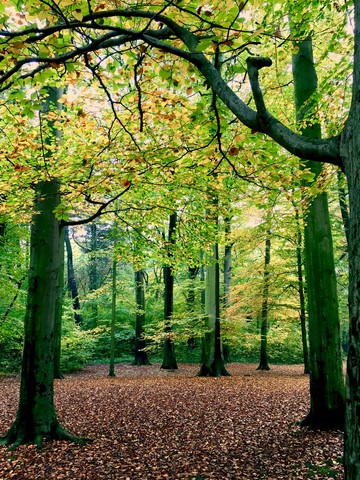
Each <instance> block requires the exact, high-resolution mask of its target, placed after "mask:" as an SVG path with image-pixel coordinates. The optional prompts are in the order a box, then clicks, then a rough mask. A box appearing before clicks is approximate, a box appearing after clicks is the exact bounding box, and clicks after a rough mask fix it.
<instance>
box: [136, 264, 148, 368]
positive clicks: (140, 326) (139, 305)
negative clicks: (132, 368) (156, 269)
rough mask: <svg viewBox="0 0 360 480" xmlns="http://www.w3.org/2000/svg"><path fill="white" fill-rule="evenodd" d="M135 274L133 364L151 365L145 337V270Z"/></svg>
mask: <svg viewBox="0 0 360 480" xmlns="http://www.w3.org/2000/svg"><path fill="white" fill-rule="evenodd" d="M134 276H135V300H136V315H135V358H134V362H133V365H138V366H140V365H150V362H149V359H148V354H147V351H146V350H145V347H146V342H145V339H144V328H145V285H144V284H145V271H144V270H142V269H140V270H137V271H136V272H135V273H134Z"/></svg>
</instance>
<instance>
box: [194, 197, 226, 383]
mask: <svg viewBox="0 0 360 480" xmlns="http://www.w3.org/2000/svg"><path fill="white" fill-rule="evenodd" d="M216 205H217V201H216V199H215V200H214V206H215V207H216ZM217 215H218V214H217V212H216V213H215V217H214V218H211V220H213V221H214V222H215V224H216V227H217V224H218V219H217ZM205 326H206V329H207V330H208V332H206V333H205V336H204V339H203V353H202V365H201V367H200V371H199V373H198V376H200V377H220V376H228V375H229V372H228V371H227V370H226V368H225V363H224V357H223V352H222V345H221V326H220V268H219V246H218V243H217V242H216V243H214V245H213V247H212V262H211V263H210V265H208V266H207V267H206V285H205Z"/></svg>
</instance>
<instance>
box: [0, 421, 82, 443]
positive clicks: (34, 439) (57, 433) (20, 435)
mask: <svg viewBox="0 0 360 480" xmlns="http://www.w3.org/2000/svg"><path fill="white" fill-rule="evenodd" d="M44 440H45V441H52V440H65V441H69V442H73V443H77V444H79V445H85V444H86V443H87V442H89V441H90V439H88V438H79V437H76V436H74V435H71V434H70V433H69V432H67V431H66V430H65V429H64V428H63V427H62V426H61V425H60V423H59V422H58V420H56V419H55V420H54V424H53V426H52V428H51V429H50V431H49V432H29V431H27V428H26V426H25V425H24V424H23V423H22V422H21V421H19V420H15V422H14V423H13V424H12V426H11V427H10V429H9V430H8V432H7V433H6V435H4V436H3V437H0V444H1V445H5V446H7V447H8V449H9V450H15V449H16V448H18V447H19V446H20V445H27V444H33V445H36V447H37V449H38V450H41V449H42V448H43V443H44Z"/></svg>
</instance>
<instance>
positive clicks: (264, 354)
mask: <svg viewBox="0 0 360 480" xmlns="http://www.w3.org/2000/svg"><path fill="white" fill-rule="evenodd" d="M270 252H271V231H270V228H268V229H267V231H266V240H265V262H264V278H263V291H262V304H261V327H260V363H259V366H258V367H257V369H256V370H270V367H269V362H268V350H267V332H268V313H269V285H270V278H269V277H270V271H269V268H270Z"/></svg>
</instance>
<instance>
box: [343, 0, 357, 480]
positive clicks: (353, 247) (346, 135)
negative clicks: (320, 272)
mask: <svg viewBox="0 0 360 480" xmlns="http://www.w3.org/2000/svg"><path fill="white" fill-rule="evenodd" d="M354 4H355V57H354V78H353V91H352V104H351V110H350V115H349V118H348V120H347V123H346V126H345V131H344V132H343V134H342V136H341V146H340V148H341V153H342V156H343V160H344V166H345V174H346V177H347V180H348V188H349V204H350V231H349V308H350V312H349V313H350V328H349V352H348V357H347V376H346V410H345V437H344V440H345V455H344V464H345V480H358V479H359V478H360V455H359V452H360V288H359V286H360V242H359V226H360V195H359V192H360V134H359V125H360V0H355V2H354Z"/></svg>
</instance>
